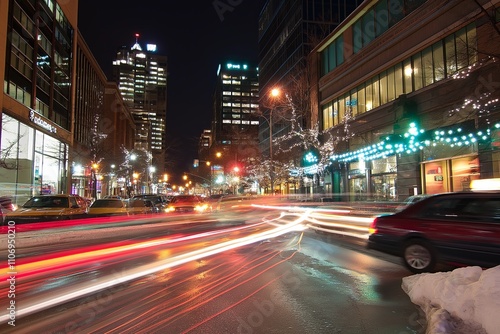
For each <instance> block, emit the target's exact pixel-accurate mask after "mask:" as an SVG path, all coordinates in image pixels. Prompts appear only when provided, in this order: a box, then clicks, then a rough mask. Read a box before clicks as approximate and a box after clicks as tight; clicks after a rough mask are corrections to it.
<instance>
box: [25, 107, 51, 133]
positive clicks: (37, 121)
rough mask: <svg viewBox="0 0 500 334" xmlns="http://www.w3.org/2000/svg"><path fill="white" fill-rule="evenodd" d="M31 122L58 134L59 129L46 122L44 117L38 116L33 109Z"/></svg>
mask: <svg viewBox="0 0 500 334" xmlns="http://www.w3.org/2000/svg"><path fill="white" fill-rule="evenodd" d="M30 121H32V122H33V123H35V124H36V125H38V126H39V127H41V128H43V129H45V130H47V131H49V132H51V133H57V128H56V127H55V126H53V125H52V124H49V123H48V122H47V121H45V120H44V119H43V118H42V117H40V116H38V115H37V113H36V111H35V110H33V109H31V110H30Z"/></svg>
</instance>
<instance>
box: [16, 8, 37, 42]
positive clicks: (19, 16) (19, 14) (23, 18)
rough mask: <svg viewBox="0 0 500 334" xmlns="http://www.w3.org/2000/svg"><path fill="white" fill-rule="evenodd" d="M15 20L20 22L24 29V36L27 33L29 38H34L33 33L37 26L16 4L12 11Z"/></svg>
mask: <svg viewBox="0 0 500 334" xmlns="http://www.w3.org/2000/svg"><path fill="white" fill-rule="evenodd" d="M12 15H13V17H14V19H15V20H16V21H17V22H19V24H20V25H21V26H22V27H23V28H24V31H23V34H24V33H26V34H27V36H30V37H31V38H33V35H32V32H33V31H34V29H35V28H34V27H35V24H34V23H33V21H32V20H31V19H30V18H29V16H28V15H27V14H26V13H25V12H24V11H23V10H22V9H21V7H19V5H18V4H17V3H15V5H14V7H13V11H12Z"/></svg>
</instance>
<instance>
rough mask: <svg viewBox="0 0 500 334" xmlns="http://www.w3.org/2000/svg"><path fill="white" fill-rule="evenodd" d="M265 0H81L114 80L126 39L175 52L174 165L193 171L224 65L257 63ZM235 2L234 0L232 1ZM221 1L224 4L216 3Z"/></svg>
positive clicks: (86, 28)
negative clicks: (116, 61)
mask: <svg viewBox="0 0 500 334" xmlns="http://www.w3.org/2000/svg"><path fill="white" fill-rule="evenodd" d="M265 2H266V0H239V1H236V0H231V1H230V0H205V1H203V0H197V1H172V0H164V1H158V0H156V1H152V0H140V1H131V0H121V1H118V0H105V1H102V0H80V1H79V18H78V27H79V29H80V32H81V33H82V35H83V38H84V39H85V41H86V42H87V44H88V46H89V48H90V50H91V51H92V53H93V54H94V57H95V58H96V59H97V61H98V63H99V65H100V66H101V68H102V69H103V70H104V72H105V74H106V75H107V77H108V79H111V77H112V76H111V69H112V61H113V59H114V57H115V56H116V51H117V49H118V48H119V47H120V46H122V45H128V46H132V45H133V44H134V43H135V37H134V35H135V34H136V33H138V34H140V38H139V43H140V44H141V46H142V47H143V49H145V46H146V43H149V44H156V45H157V50H158V54H161V55H166V56H167V57H168V72H169V76H168V78H167V90H168V101H167V103H168V105H167V152H168V153H167V154H168V156H169V161H171V165H170V166H167V167H166V168H167V172H169V173H171V174H180V173H182V172H183V171H187V169H188V167H189V165H190V164H191V163H192V161H193V159H194V158H197V145H198V141H199V138H200V135H201V133H202V131H203V130H204V129H210V121H211V119H212V104H213V103H212V97H213V93H214V89H215V82H216V73H217V67H218V64H220V63H224V62H226V61H234V62H238V61H241V62H247V63H254V64H255V65H256V64H257V63H258V44H257V41H258V15H259V13H260V11H261V10H262V7H263V6H264V4H265ZM230 3H232V5H231V4H230ZM216 4H218V5H219V6H218V9H216V8H215V5H216Z"/></svg>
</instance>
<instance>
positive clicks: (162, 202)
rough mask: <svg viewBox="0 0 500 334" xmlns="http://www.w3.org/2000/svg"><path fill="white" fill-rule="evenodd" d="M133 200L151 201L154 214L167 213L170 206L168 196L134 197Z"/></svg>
mask: <svg viewBox="0 0 500 334" xmlns="http://www.w3.org/2000/svg"><path fill="white" fill-rule="evenodd" d="M132 199H143V200H149V201H151V203H153V207H152V210H153V213H162V212H165V209H166V208H167V204H168V199H167V196H165V195H162V194H142V195H135V196H134V197H132Z"/></svg>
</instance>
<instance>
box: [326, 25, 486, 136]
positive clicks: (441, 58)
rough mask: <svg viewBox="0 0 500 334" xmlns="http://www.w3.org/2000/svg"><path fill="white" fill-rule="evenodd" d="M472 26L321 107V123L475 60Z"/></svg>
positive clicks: (444, 75) (368, 106) (346, 117)
mask: <svg viewBox="0 0 500 334" xmlns="http://www.w3.org/2000/svg"><path fill="white" fill-rule="evenodd" d="M476 42H477V41H476V29H475V27H474V25H473V24H470V25H469V26H467V27H465V28H462V29H461V30H459V31H457V32H456V33H454V34H451V35H450V36H448V37H446V38H445V39H443V40H441V41H438V42H436V43H434V44H433V45H431V46H429V47H428V48H426V49H424V50H423V51H421V52H418V53H416V54H414V55H413V56H411V57H410V58H408V59H405V60H404V61H403V62H401V63H398V64H396V65H395V66H393V67H391V68H389V69H387V70H385V71H383V72H382V73H380V74H378V75H376V76H374V77H372V78H371V79H370V80H368V81H366V82H364V83H363V84H361V85H359V86H358V87H356V88H355V89H353V90H351V91H350V92H347V93H345V94H344V95H342V96H341V97H339V98H337V99H335V100H333V101H332V102H329V103H327V104H325V105H323V107H322V117H323V118H322V126H323V129H328V128H331V127H333V126H336V125H338V124H341V123H344V122H345V121H348V120H349V119H350V118H352V117H356V116H357V115H360V114H363V113H365V112H367V111H370V110H371V109H374V108H377V107H379V106H381V105H383V104H385V103H388V102H390V101H393V100H395V99H396V98H398V97H399V96H400V95H401V94H409V93H411V92H413V91H416V90H418V89H421V88H423V87H426V86H428V85H431V84H433V83H435V82H437V81H440V80H442V79H444V78H448V77H450V76H451V75H453V74H454V73H456V72H457V71H458V70H460V69H462V68H465V67H467V66H469V65H471V64H473V63H475V62H476V61H477V51H476V46H475V45H476Z"/></svg>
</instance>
